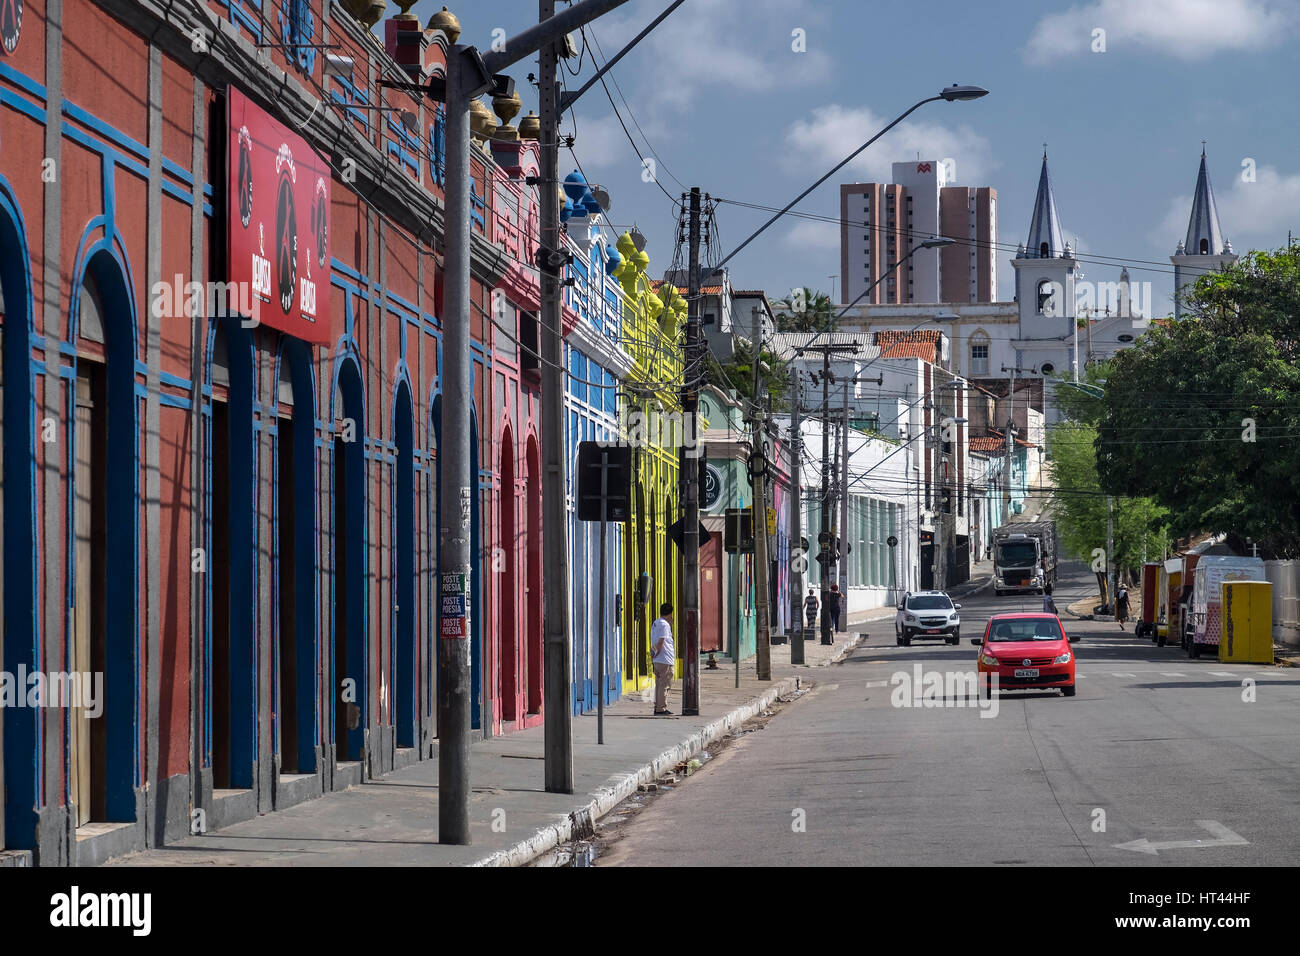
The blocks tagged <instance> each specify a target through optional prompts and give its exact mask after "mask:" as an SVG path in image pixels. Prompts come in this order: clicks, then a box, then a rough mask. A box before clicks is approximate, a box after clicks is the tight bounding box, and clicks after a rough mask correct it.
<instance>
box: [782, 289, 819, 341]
mask: <svg viewBox="0 0 1300 956" xmlns="http://www.w3.org/2000/svg"><path fill="white" fill-rule="evenodd" d="M772 307H773V308H774V309H775V310H776V330H777V331H778V332H821V331H823V330H825V329H829V328H830V325H831V297H830V296H829V295H827V294H826V293H825V292H815V291H813V290H812V289H810V288H808V286H804V287H803V288H802V289H796V290H794V292H793V293H792V294H791V295H790V297H789V298H787V299H782V300H781V301H779V302H775V303H773V306H772Z"/></svg>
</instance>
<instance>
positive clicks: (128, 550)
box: [6, 249, 139, 826]
mask: <svg viewBox="0 0 1300 956" xmlns="http://www.w3.org/2000/svg"><path fill="white" fill-rule="evenodd" d="M72 309H73V323H72V327H73V329H74V330H75V332H74V342H75V346H76V349H77V360H76V369H77V370H76V382H75V386H74V391H73V408H72V418H73V428H72V436H73V437H72V452H73V474H72V493H73V521H72V550H73V565H74V566H73V575H72V584H73V601H72V609H71V611H72V613H71V625H72V633H71V637H70V646H69V649H68V650H69V653H68V662H69V666H68V670H69V671H72V672H74V673H80V674H83V675H93V674H103V675H104V676H103V711H102V714H100V715H98V717H97V718H92V717H91V715H90V714H89V713H87V712H85V711H82V710H80V709H77V708H73V709H72V711H71V712H70V714H69V721H70V728H69V746H68V756H67V760H68V764H67V766H68V787H69V792H70V793H71V802H72V805H73V807H74V808H75V817H74V819H73V825H74V826H82V825H84V824H87V823H91V822H110V821H111V822H127V821H132V820H134V819H135V784H136V744H137V733H136V730H137V726H138V704H139V695H138V680H137V675H138V663H139V662H138V657H137V638H138V636H139V635H138V630H137V617H138V610H137V602H138V598H139V595H138V587H139V578H138V576H137V573H136V570H137V560H138V547H137V529H138V515H139V498H138V494H137V491H136V479H137V477H138V471H139V468H138V465H139V431H138V430H137V425H136V397H135V360H136V342H135V324H134V316H135V315H136V310H135V305H134V302H133V300H132V297H131V293H130V284H129V283H128V282H127V281H126V278H125V276H124V275H123V270H122V267H121V266H120V265H119V263H118V261H117V260H116V259H115V258H114V257H113V255H112V254H111V253H110V252H109V251H108V250H107V249H101V250H99V251H97V252H95V253H93V254H92V255H91V256H90V258H89V259H88V260H87V262H86V267H85V272H84V274H83V276H82V280H81V282H80V283H79V284H78V285H77V286H76V291H75V294H74V297H73V303H72ZM6 377H8V376H6ZM109 449H112V452H111V453H110V452H109ZM27 546H28V547H30V546H31V545H30V542H29V544H28V545H27ZM26 629H27V630H30V627H29V626H28V627H27V628H26ZM28 772H30V768H29V771H28ZM11 785H12V784H11ZM11 799H12V795H11Z"/></svg>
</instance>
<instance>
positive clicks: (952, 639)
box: [948, 633, 961, 644]
mask: <svg viewBox="0 0 1300 956" xmlns="http://www.w3.org/2000/svg"><path fill="white" fill-rule="evenodd" d="M948 643H949V644H960V643H961V634H960V633H957V634H954V635H953V636H952V637H950V638H948Z"/></svg>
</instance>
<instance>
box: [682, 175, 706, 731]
mask: <svg viewBox="0 0 1300 956" xmlns="http://www.w3.org/2000/svg"><path fill="white" fill-rule="evenodd" d="M701 219H702V214H701V209H700V189H699V187H698V186H692V187H691V199H690V226H689V231H688V237H689V243H690V272H689V277H688V279H687V290H686V295H687V300H686V304H687V313H686V316H687V317H686V374H685V376H684V377H683V380H682V413H683V415H684V417H685V419H686V427H687V429H689V430H690V433H691V435H692V436H696V437H698V436H697V432H696V422H695V418H696V413H697V412H698V411H699V407H700V403H699V391H698V390H697V387H696V384H695V382H696V377H697V376H698V375H699V373H700V365H701V364H702V363H701V356H700V354H699V352H700V347H699V345H700V222H701ZM689 447H698V446H697V445H696V444H695V443H694V442H693V443H692V444H691V445H690V446H687V447H684V448H683V449H682V455H681V481H682V501H683V503H684V505H685V511H684V513H683V516H682V525H683V528H682V604H683V605H684V607H683V608H682V610H683V612H684V624H685V627H686V649H685V653H684V655H683V674H682V714H684V715H686V716H694V715H697V714H699V712H700V488H699V482H700V469H699V463H698V462H697V461H694V460H692V459H691V458H690V457H688V448H689Z"/></svg>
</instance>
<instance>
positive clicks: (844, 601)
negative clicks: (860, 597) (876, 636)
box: [839, 381, 851, 632]
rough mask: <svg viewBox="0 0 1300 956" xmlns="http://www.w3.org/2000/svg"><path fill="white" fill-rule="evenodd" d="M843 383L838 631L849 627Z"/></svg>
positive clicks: (846, 429)
mask: <svg viewBox="0 0 1300 956" xmlns="http://www.w3.org/2000/svg"><path fill="white" fill-rule="evenodd" d="M850 384H851V383H850V382H848V381H846V382H845V383H844V425H843V429H844V430H843V431H841V432H840V536H839V537H840V549H839V550H840V554H839V558H840V563H839V572H840V580H839V585H840V628H839V629H840V631H841V632H845V631H848V629H849V548H850V547H851V545H850V543H849V385H850Z"/></svg>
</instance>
